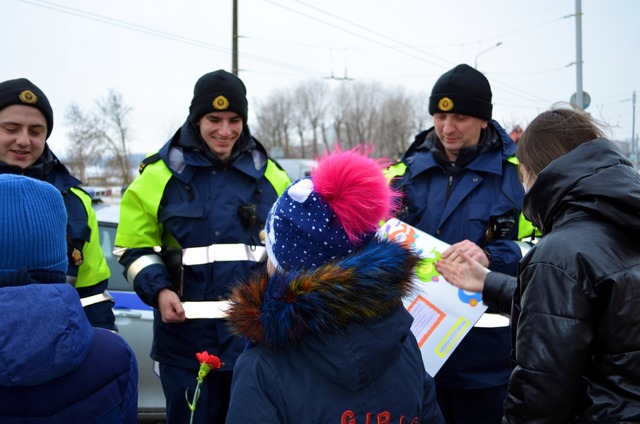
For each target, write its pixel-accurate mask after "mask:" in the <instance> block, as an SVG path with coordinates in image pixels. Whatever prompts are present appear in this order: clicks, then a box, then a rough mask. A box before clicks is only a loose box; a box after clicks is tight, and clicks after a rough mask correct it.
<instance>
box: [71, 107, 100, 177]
mask: <svg viewBox="0 0 640 424" xmlns="http://www.w3.org/2000/svg"><path fill="white" fill-rule="evenodd" d="M65 119H66V121H67V124H68V125H69V126H70V127H71V130H70V131H69V132H68V133H67V136H68V137H69V141H70V142H71V147H70V148H69V149H68V150H67V153H66V154H67V159H66V161H65V165H66V166H67V167H68V168H69V170H70V171H71V173H72V174H73V175H75V176H76V177H78V178H79V179H80V181H82V182H83V183H86V182H87V173H86V170H87V167H88V166H95V165H97V164H98V163H99V162H100V160H101V159H102V149H101V148H100V143H101V139H102V133H103V129H102V121H101V120H100V119H98V117H97V116H96V115H95V114H91V113H85V112H83V111H82V109H81V108H80V106H78V105H77V104H76V103H73V104H71V105H70V106H69V108H68V109H67V113H66V115H65Z"/></svg>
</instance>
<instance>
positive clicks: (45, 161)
mask: <svg viewBox="0 0 640 424" xmlns="http://www.w3.org/2000/svg"><path fill="white" fill-rule="evenodd" d="M52 130H53V110H52V109H51V105H50V104H49V100H48V99H47V97H46V96H45V94H44V93H43V92H42V90H40V88H38V87H37V86H36V85H35V84H33V83H32V82H31V81H29V80H28V79H25V78H19V79H14V80H8V81H4V82H2V83H0V173H14V174H22V175H26V176H29V177H32V178H36V179H39V180H43V181H47V182H49V183H51V184H53V185H54V186H55V187H56V188H57V189H58V190H59V191H60V192H61V193H62V196H63V198H64V201H65V205H66V207H67V214H68V222H67V241H68V256H69V266H68V269H67V281H68V282H69V283H70V284H72V285H74V286H75V287H76V289H77V290H78V293H79V294H80V298H81V301H82V305H83V306H84V311H85V313H86V315H87V318H89V321H90V322H91V324H92V325H93V326H94V327H102V328H106V329H109V330H113V331H116V330H117V329H116V325H115V317H114V315H113V310H112V307H113V299H112V297H111V296H110V295H109V292H108V291H107V285H108V279H109V277H110V275H111V274H110V272H109V267H108V266H107V262H106V261H105V258H104V254H103V253H102V249H101V246H100V239H99V231H98V223H97V220H96V215H95V212H94V210H93V208H92V206H91V197H90V196H89V195H88V194H87V193H86V192H84V191H83V190H82V189H81V188H80V187H79V186H80V184H81V182H80V180H78V179H77V178H75V177H73V176H72V175H71V174H70V173H69V170H68V169H67V168H66V167H65V166H64V165H63V164H62V162H60V160H58V158H57V157H56V155H55V154H54V153H53V152H52V151H51V149H50V148H49V145H48V144H47V142H46V140H47V139H48V138H49V136H50V135H51V131H52Z"/></svg>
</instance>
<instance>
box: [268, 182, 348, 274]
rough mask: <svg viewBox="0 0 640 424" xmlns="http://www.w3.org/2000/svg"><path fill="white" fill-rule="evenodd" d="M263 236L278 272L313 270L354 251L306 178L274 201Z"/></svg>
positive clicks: (327, 206)
mask: <svg viewBox="0 0 640 424" xmlns="http://www.w3.org/2000/svg"><path fill="white" fill-rule="evenodd" d="M266 233H267V237H266V247H267V254H268V255H269V260H270V261H271V262H272V263H273V264H274V265H275V266H276V268H278V269H281V270H283V269H284V270H290V269H313V268H317V267H319V266H321V265H324V264H325V263H327V262H329V261H330V260H332V259H335V258H337V257H341V256H344V255H346V254H348V253H350V252H351V251H352V250H353V249H354V247H355V246H354V244H353V243H352V242H350V241H349V238H348V237H347V234H346V232H345V230H344V228H343V227H342V225H340V223H339V221H338V219H337V216H336V214H335V213H334V212H333V210H332V209H331V207H330V206H329V204H328V203H327V202H326V201H325V200H324V199H323V198H322V197H321V196H320V195H319V194H318V193H316V192H315V191H314V187H313V181H312V179H311V178H309V177H307V178H303V179H300V180H298V181H296V182H294V183H293V184H291V185H290V186H289V188H287V190H286V191H285V192H284V193H283V194H282V195H281V196H280V197H279V198H278V200H277V202H276V203H275V204H274V205H273V207H272V208H271V211H270V212H269V216H268V217H267V223H266Z"/></svg>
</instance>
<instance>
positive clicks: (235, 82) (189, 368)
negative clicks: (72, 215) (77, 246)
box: [115, 70, 290, 423]
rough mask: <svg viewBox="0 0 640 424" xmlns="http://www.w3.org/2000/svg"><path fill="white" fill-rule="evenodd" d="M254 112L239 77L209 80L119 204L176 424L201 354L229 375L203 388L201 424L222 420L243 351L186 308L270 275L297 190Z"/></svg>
mask: <svg viewBox="0 0 640 424" xmlns="http://www.w3.org/2000/svg"><path fill="white" fill-rule="evenodd" d="M247 112H248V107H247V98H246V89H245V86H244V83H243V82H242V81H241V80H240V79H239V78H238V77H236V76H235V75H233V74H230V73H229V72H226V71H224V70H218V71H214V72H210V73H208V74H205V75H203V76H202V77H201V78H200V79H199V80H198V81H197V82H196V85H195V88H194V94H193V99H192V101H191V106H190V108H189V116H188V118H187V120H186V122H185V123H184V124H183V125H182V127H181V128H180V129H179V130H178V131H177V132H176V133H175V135H174V136H173V137H172V138H171V139H170V140H169V141H168V142H167V143H166V144H165V145H164V146H163V147H162V148H161V149H160V151H159V152H158V153H155V154H153V155H151V156H149V157H148V158H147V159H145V160H144V161H143V163H142V164H141V166H140V172H141V173H140V175H139V176H138V177H137V178H136V179H135V180H134V181H133V182H132V183H131V185H130V186H129V187H128V188H127V190H126V192H125V194H124V196H123V199H122V204H121V209H120V223H119V226H118V230H117V233H116V240H115V245H116V249H115V253H116V255H117V256H119V261H120V263H121V264H122V265H123V266H124V268H125V275H126V277H127V279H128V281H129V282H130V283H132V284H133V287H134V289H135V291H136V293H137V294H138V296H140V298H141V299H142V301H143V302H145V303H146V304H148V305H150V306H153V307H154V341H153V348H152V351H151V357H152V358H153V359H154V360H155V361H157V362H158V363H159V369H160V379H161V380H162V385H163V388H164V392H165V395H166V400H167V422H169V423H184V422H189V418H190V410H189V409H188V407H187V402H186V399H185V390H186V389H188V390H189V393H193V390H194V389H195V384H196V376H197V372H198V368H199V366H200V364H199V362H198V361H197V360H196V353H198V352H200V351H205V350H206V351H208V352H209V353H210V354H213V355H217V356H218V357H220V359H221V360H222V362H223V363H224V366H223V367H222V368H221V369H220V370H219V371H217V372H215V373H211V374H210V375H209V376H208V377H207V380H206V383H205V384H204V385H203V386H202V392H201V397H202V398H203V399H201V400H200V402H198V408H197V410H196V414H195V420H194V422H197V423H212V422H216V423H222V422H224V421H225V416H226V412H227V409H228V402H229V395H230V385H231V379H232V370H233V367H234V365H235V361H236V359H237V357H238V355H239V354H240V353H241V352H242V350H243V348H244V343H243V342H242V341H241V340H240V339H237V338H235V337H234V336H232V335H231V334H230V333H229V331H228V330H227V329H226V327H225V323H226V321H225V320H224V319H220V318H221V316H216V315H215V314H210V315H207V314H206V313H205V314H195V315H194V314H192V313H191V310H190V309H189V307H191V306H195V307H196V308H199V307H200V308H199V309H200V310H202V309H204V310H206V311H213V310H221V309H224V308H225V306H226V300H225V299H226V298H227V296H228V294H229V288H230V286H231V284H232V283H233V282H235V281H236V280H238V279H242V278H247V277H248V276H249V275H250V274H252V273H253V271H255V270H256V268H258V267H264V266H265V262H264V261H265V260H266V251H265V247H264V245H263V242H262V240H261V233H263V231H262V230H263V229H264V224H265V221H266V218H267V213H268V212H269V210H270V208H271V206H272V205H273V203H274V202H275V201H276V199H277V198H278V196H279V194H280V193H282V192H283V191H284V189H285V188H286V187H287V186H288V185H289V183H290V181H289V177H288V176H287V175H286V173H285V172H284V171H283V170H282V169H281V168H279V167H278V166H277V165H276V164H275V162H273V161H272V160H271V159H269V157H268V155H267V152H266V150H265V149H264V147H263V146H262V145H261V144H260V143H259V142H258V141H257V140H256V139H255V138H253V137H252V136H251V133H250V132H249V127H248V126H247ZM183 302H184V303H183Z"/></svg>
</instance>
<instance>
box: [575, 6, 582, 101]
mask: <svg viewBox="0 0 640 424" xmlns="http://www.w3.org/2000/svg"><path fill="white" fill-rule="evenodd" d="M576 107H578V109H579V110H584V93H583V91H582V0H576Z"/></svg>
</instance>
